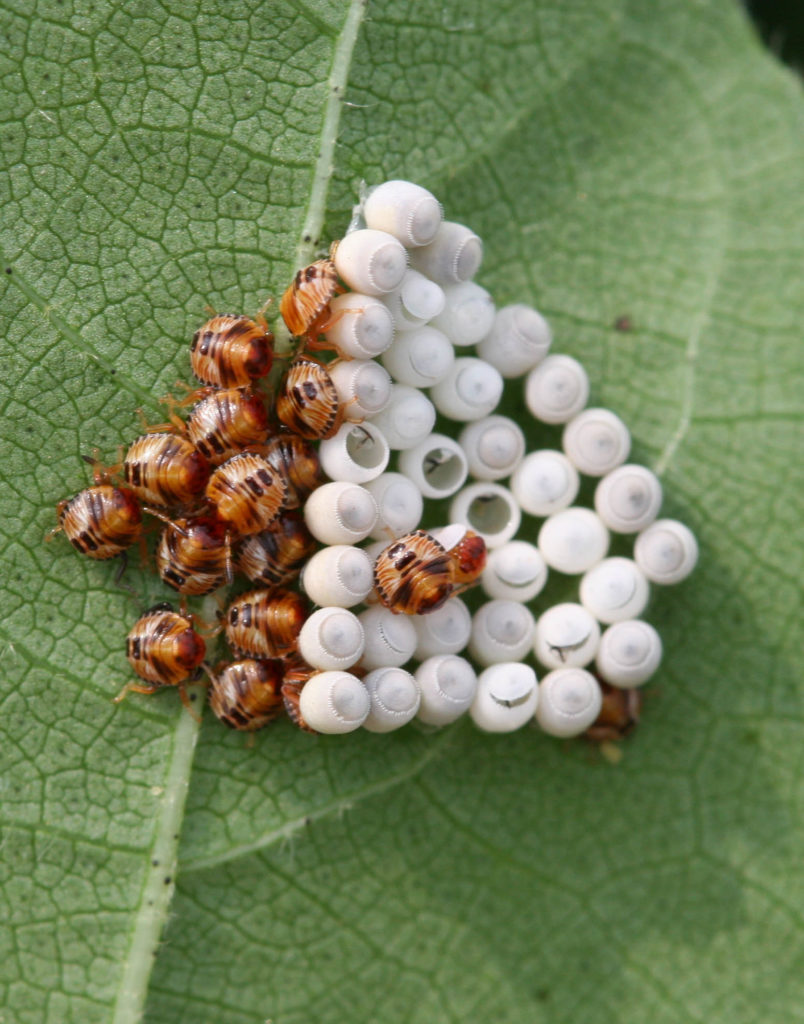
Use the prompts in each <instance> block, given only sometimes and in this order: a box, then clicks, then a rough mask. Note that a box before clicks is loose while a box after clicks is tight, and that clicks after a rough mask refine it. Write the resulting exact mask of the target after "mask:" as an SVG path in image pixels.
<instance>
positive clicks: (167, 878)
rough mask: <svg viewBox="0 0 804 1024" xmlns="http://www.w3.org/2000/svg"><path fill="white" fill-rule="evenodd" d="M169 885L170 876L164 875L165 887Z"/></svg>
mask: <svg viewBox="0 0 804 1024" xmlns="http://www.w3.org/2000/svg"><path fill="white" fill-rule="evenodd" d="M170 883H171V877H170V875H165V885H170Z"/></svg>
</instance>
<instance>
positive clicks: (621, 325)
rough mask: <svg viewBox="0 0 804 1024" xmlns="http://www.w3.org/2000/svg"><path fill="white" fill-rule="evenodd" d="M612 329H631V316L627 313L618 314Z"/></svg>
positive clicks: (632, 327)
mask: <svg viewBox="0 0 804 1024" xmlns="http://www.w3.org/2000/svg"><path fill="white" fill-rule="evenodd" d="M614 329H615V331H633V329H634V324H633V321H632V320H631V317H630V316H629V315H628V314H627V313H623V314H622V316H618V317H617V319H616V320H615V321H614Z"/></svg>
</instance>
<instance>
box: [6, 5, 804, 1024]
mask: <svg viewBox="0 0 804 1024" xmlns="http://www.w3.org/2000/svg"><path fill="white" fill-rule="evenodd" d="M30 7H31V5H29V4H21V3H17V4H7V5H6V6H5V8H4V12H3V14H2V26H3V29H4V31H3V39H4V42H3V44H2V58H1V59H0V60H1V62H0V68H2V76H3V77H2V86H3V93H2V95H3V103H2V113H1V116H2V122H3V126H2V140H3V150H2V152H3V158H2V165H1V166H0V196H1V197H2V211H3V215H2V218H0V252H2V259H3V261H4V262H3V268H4V269H5V270H6V272H5V273H3V274H2V275H0V276H2V284H1V285H0V287H1V288H2V317H3V322H4V325H5V327H4V331H3V340H2V361H1V362H0V366H2V380H3V384H4V387H3V391H2V394H3V414H4V415H3V420H2V436H3V442H4V443H3V461H2V466H1V467H0V473H2V479H3V485H4V486H3V490H2V496H1V497H0V501H2V510H0V535H1V536H2V541H3V550H4V560H3V566H4V572H3V584H4V593H3V606H2V607H3V617H2V622H0V645H2V647H1V649H2V664H3V668H4V672H3V679H4V683H3V689H2V692H3V703H2V710H3V716H2V729H3V734H4V739H3V743H2V755H0V756H1V757H2V762H3V769H2V774H1V775H0V777H1V778H2V780H3V784H2V794H3V819H4V828H3V842H2V864H3V867H2V888H1V889H0V892H1V893H2V903H0V916H2V919H3V921H4V927H3V929H2V931H0V941H1V944H0V952H1V953H2V956H0V963H1V964H2V967H0V1006H1V1007H2V1008H3V1009H2V1012H0V1018H2V1019H3V1020H6V1021H14V1022H20V1024H28V1022H31V1024H41V1022H47V1024H51V1022H52V1024H62V1022H66V1021H80V1022H81V1024H93V1022H107V1021H115V1022H116V1024H131V1022H133V1021H136V1020H137V1019H139V1017H140V1014H141V1011H142V1009H143V1007H144V1006H146V999H147V1008H146V1010H145V1020H146V1021H147V1022H148V1024H163V1022H164V1024H168V1022H170V1024H179V1022H181V1024H184V1022H187V1024H196V1022H201V1021H203V1022H207V1021H210V1022H212V1021H214V1022H216V1024H219V1022H226V1024H241V1022H242V1024H247V1022H248V1024H252V1022H256V1021H264V1020H266V1019H269V1018H270V1020H272V1021H273V1022H274V1024H294V1022H297V1021H298V1022H302V1021H304V1022H308V1021H312V1020H314V1021H316V1022H321V1024H324V1022H329V1021H332V1022H339V1024H340V1022H343V1021H349V1022H350V1024H361V1022H376V1021H382V1022H383V1024H394V1022H397V1021H399V1022H402V1021H404V1022H406V1024H409V1022H414V1021H415V1022H423V1024H424V1022H426V1024H432V1022H433V1021H439V1022H440V1021H454V1022H458V1021H461V1022H463V1021H470V1020H472V1021H474V1020H494V1021H495V1022H498V1024H501V1022H529V1024H530V1022H533V1021H544V1022H551V1024H563V1022H569V1021H571V1022H572V1024H583V1022H587V1021H588V1022H594V1024H600V1022H607V1021H618V1022H626V1024H641V1022H643V1021H646V1020H650V1021H651V1022H653V1024H665V1022H668V1024H669V1022H685V1024H686V1022H693V1021H695V1022H706V1024H720V1022H723V1024H726V1022H728V1024H753V1022H755V1021H757V1020H761V1021H762V1024H776V1022H779V1024H781V1022H785V1024H787V1022H789V1021H791V1020H798V1019H800V1017H801V1006H802V1005H804V984H803V983H802V979H804V971H802V962H801V958H802V912H801V907H802V886H801V872H800V859H801V853H800V851H801V844H802V840H804V836H803V835H802V822H801V815H800V813H799V811H800V806H801V799H802V789H801V772H800V770H799V761H800V755H799V750H800V745H801V718H802V703H801V685H800V679H801V672H800V667H799V661H800V650H801V643H800V641H801V627H800V620H799V616H800V593H801V586H800V580H801V546H800V544H799V546H798V547H796V546H795V544H794V541H795V539H796V537H797V535H798V537H799V539H800V521H801V512H802V508H801V487H800V484H801V480H800V460H799V459H797V456H798V455H799V452H800V450H801V427H800V424H801V407H800V400H798V399H797V396H796V394H795V391H794V385H795V383H796V371H797V368H798V363H799V360H798V350H799V344H800V340H799V339H800V323H801V320H802V314H804V309H802V307H804V296H802V289H801V260H802V248H801V238H802V219H803V218H802V209H801V195H802V184H803V182H802V177H804V175H803V174H802V168H804V160H803V159H802V145H801V138H802V114H801V111H802V105H801V95H800V87H799V84H798V83H797V82H796V81H795V79H794V78H793V77H792V76H791V75H790V74H789V73H787V72H785V71H783V70H782V69H781V68H780V67H778V66H777V65H776V63H775V62H774V61H773V60H772V59H771V58H770V57H769V56H768V55H766V54H765V53H764V52H763V51H762V50H761V48H760V46H759V44H758V42H757V41H756V39H755V38H754V36H753V34H752V32H751V31H750V29H749V28H748V26H747V25H746V23H745V22H744V19H743V16H742V14H741V13H740V12H739V11H738V9H737V8H736V6H732V5H731V4H730V3H728V2H726V0H696V2H695V3H689V4H679V3H677V2H674V0H659V2H657V3H655V4H650V5H644V4H637V3H631V4H629V3H627V2H624V0H622V2H615V3H612V2H611V0H592V2H585V3H578V4H558V5H557V4H553V5H550V4H548V3H545V2H542V0H538V2H530V0H507V2H505V3H504V4H496V5H495V4H489V3H480V2H478V0H468V2H464V3H457V2H452V0H450V2H447V3H437V4H436V3H433V2H424V0H422V2H417V3H415V4H403V3H401V2H399V0H376V2H372V3H371V4H370V5H369V7H368V9H367V11H365V12H364V10H363V5H362V3H360V2H358V0H352V3H351V4H350V5H348V6H346V5H342V4H338V3H335V2H332V0H330V2H329V3H327V2H326V0H306V2H304V3H301V2H298V3H296V2H294V3H279V2H272V3H269V2H266V3H259V2H256V0H255V2H251V3H249V2H246V0H236V2H232V3H227V4H223V3H219V4H217V3H215V2H214V0H210V2H208V3H206V2H205V3H197V4H187V3H184V4H179V3H165V4H159V5H157V4H148V3H142V2H133V3H126V4H112V3H109V2H100V3H96V4H87V3H83V2H81V0H75V2H73V3H69V2H68V3H62V2H60V0H54V2H52V3H45V2H42V3H39V4H37V5H36V11H35V12H34V13H31V10H30ZM336 86H337V87H338V89H337V91H336V90H335V88H334V87H336ZM331 172H333V173H332V174H331ZM391 176H407V177H411V178H412V179H414V180H417V181H420V182H421V183H422V184H424V185H427V186H428V187H430V188H432V189H433V191H434V192H435V193H436V194H437V195H438V196H439V198H441V199H442V200H443V202H444V204H445V208H446V211H447V214H448V216H449V217H451V218H453V219H458V220H462V221H465V222H466V223H468V224H470V225H471V226H472V227H473V228H474V229H475V230H477V231H478V232H479V234H481V235H482V237H483V238H484V240H485V243H486V258H485V263H484V267H483V270H482V272H481V280H482V282H483V283H484V284H485V285H486V286H487V287H488V288H489V289H490V290H491V291H492V293H493V294H494V296H495V298H496V299H497V301H498V302H499V303H500V304H503V303H506V302H510V301H525V302H533V303H534V304H536V305H537V306H538V307H539V308H540V309H542V310H543V311H544V312H545V314H546V315H547V316H548V317H549V318H550V320H551V322H552V324H553V327H554V332H555V337H556V342H555V347H556V350H558V351H564V352H569V353H572V354H573V355H576V356H577V357H578V358H580V359H581V360H582V361H583V362H584V363H585V365H586V366H587V368H588V370H589V373H590V377H591V379H592V382H593V396H592V400H593V402H595V403H599V404H605V405H607V406H609V407H611V408H613V409H614V410H615V411H617V412H618V413H619V414H620V415H621V416H623V418H624V419H625V420H626V422H627V423H628V424H629V426H630V427H631V430H632V434H633V438H634V455H635V458H636V459H637V460H639V461H644V462H645V463H646V464H649V465H653V466H654V467H656V468H657V469H658V470H659V471H660V472H661V474H662V477H663V482H664V485H665V490H666V502H665V510H666V512H667V513H668V514H670V515H674V516H677V517H678V518H681V519H683V520H684V521H686V522H688V523H689V524H690V525H691V526H692V527H693V529H694V530H695V531H696V533H697V534H698V536H699V538H700V542H701V562H700V566H699V569H698V571H697V573H696V574H695V575H694V576H693V577H692V578H691V579H690V580H688V581H687V582H686V583H685V584H683V585H682V586H681V587H679V588H675V589H669V590H666V591H665V590H662V591H661V592H658V593H656V594H655V597H654V600H653V603H652V606H651V609H650V613H649V618H650V619H651V621H652V622H654V623H655V624H656V625H657V626H658V628H659V629H660V631H661V634H662V637H663V639H664V642H665V647H666V658H665V663H664V666H663V668H662V669H661V671H660V673H659V675H658V676H657V678H656V682H655V685H651V686H650V688H649V691H648V694H647V697H646V705H645V712H644V720H643V723H642V725H641V726H640V728H639V730H638V731H637V732H636V734H635V735H634V736H633V738H632V739H629V740H628V742H627V744H626V745H625V747H624V751H625V757H624V759H623V760H622V761H621V763H619V764H617V765H612V764H610V763H608V762H606V761H605V760H603V759H602V758H601V757H600V756H599V755H598V753H597V752H596V751H593V750H591V749H589V748H587V747H585V746H583V745H582V744H579V743H571V744H559V743H556V742H553V741H550V740H549V739H547V738H545V737H542V736H540V735H538V734H537V733H536V732H535V731H533V730H524V731H522V732H521V733H517V734H514V735H511V736H508V737H494V736H487V735H482V734H479V733H477V732H476V731H474V730H473V728H472V727H471V725H470V724H468V723H466V722H461V723H458V724H457V725H456V726H454V727H452V728H449V729H446V730H444V731H442V732H440V733H433V734H429V733H427V732H425V731H423V730H417V729H416V728H414V727H409V728H408V729H406V730H403V731H402V732H401V733H397V734H392V735H390V736H371V735H351V736H348V737H342V738H338V737H331V738H326V737H321V738H312V737H309V736H307V735H302V734H300V733H298V732H296V731H294V730H293V729H292V728H291V726H290V725H289V724H288V723H279V724H277V725H276V726H275V727H272V728H270V729H268V730H266V731H265V732H263V733H262V734H259V735H258V737H257V739H256V742H255V743H254V745H253V746H251V747H249V746H247V745H246V744H245V743H244V740H243V737H242V736H240V735H233V734H230V733H228V732H226V731H224V730H223V729H222V728H221V727H220V726H219V724H218V723H217V722H216V721H213V720H209V716H207V720H205V721H204V724H203V726H202V728H201V730H200V734H199V731H198V729H197V727H196V725H195V723H194V722H193V720H192V719H191V718H190V717H189V716H188V715H186V714H185V713H183V712H182V711H181V709H180V706H179V703H178V701H177V700H174V699H172V698H173V697H174V696H175V695H173V694H163V695H160V696H159V697H153V698H146V697H136V696H135V697H131V698H130V699H129V700H127V701H126V703H125V704H124V705H122V706H120V707H113V706H112V705H111V703H110V698H111V696H112V695H113V694H114V693H115V692H116V691H117V690H118V689H119V688H120V686H121V685H122V683H123V682H124V681H125V680H126V679H127V678H128V677H129V670H128V667H127V664H126V661H125V656H124V651H123V643H122V640H123V637H124V636H125V634H126V632H127V630H128V628H129V625H130V623H131V622H132V621H133V619H134V618H135V617H136V615H137V614H138V612H139V610H140V609H141V608H142V607H143V606H145V605H147V603H149V602H152V601H153V600H157V599H160V598H163V597H164V592H163V590H162V589H161V588H160V587H159V586H158V585H157V584H156V583H155V582H154V580H153V578H152V576H151V575H150V574H149V573H148V572H147V571H144V570H142V569H141V568H138V567H137V566H136V565H135V566H132V567H131V568H130V569H129V571H128V573H127V575H126V581H127V585H128V586H130V587H131V591H133V592H130V591H128V590H126V589H123V588H121V587H119V586H116V585H115V582H114V576H115V572H116V566H115V565H108V564H92V563H88V562H85V561H82V560H81V559H79V558H78V557H77V556H76V555H75V553H74V552H73V551H72V550H70V549H69V546H68V545H67V544H66V542H65V541H64V540H63V538H57V539H54V541H53V543H52V544H48V545H45V544H44V543H43V538H44V535H45V533H46V532H47V530H48V529H50V528H51V526H52V525H53V523H54V514H53V508H54V505H55V503H56V501H57V500H59V499H60V498H61V497H64V496H65V495H67V494H70V493H73V492H75V491H76V490H78V489H80V487H81V486H83V485H84V481H85V472H84V467H83V465H82V463H81V461H80V455H82V454H87V453H89V452H90V451H91V449H92V448H93V447H95V446H97V447H98V448H99V449H100V451H101V453H102V457H105V458H108V459H109V460H110V461H112V460H113V459H114V457H115V450H116V446H117V445H118V444H119V443H121V442H123V441H125V440H128V439H130V438H131V437H133V436H134V435H135V433H136V432H137V430H138V423H137V420H136V417H135V415H134V410H135V408H136V407H137V406H143V407H144V409H145V411H146V414H147V415H149V416H151V417H152V418H156V417H157V416H159V411H158V406H157V404H156V398H157V397H158V396H159V395H162V394H164V393H165V392H166V391H168V390H169V389H170V388H171V387H172V386H173V383H174V381H175V380H176V378H177V377H183V378H187V377H188V375H189V370H188V364H187V343H188V340H189V338H190V336H191V333H192V331H193V330H194V328H195V327H196V326H197V325H198V323H199V322H200V321H201V320H202V319H203V317H204V306H205V305H206V304H211V305H212V306H214V307H215V308H220V309H223V308H231V309H235V310H238V311H239V310H243V311H254V310H256V309H257V308H259V306H260V305H261V304H262V303H263V302H264V300H265V298H266V297H267V296H268V295H271V294H273V295H275V296H279V295H280V294H281V292H282V289H283V288H284V286H285V284H286V283H287V282H288V280H289V277H290V274H291V272H292V270H293V269H294V268H295V267H296V266H297V265H298V264H299V263H301V262H304V261H305V260H306V259H307V258H308V256H309V254H310V253H311V252H312V251H313V250H314V249H315V248H316V246H317V245H318V244H319V243H325V242H326V241H327V240H329V239H330V238H332V237H337V236H338V235H339V234H341V233H342V231H343V229H344V227H345V225H346V223H347V221H348V217H349V213H350V208H351V205H352V204H353V202H354V201H355V196H356V191H357V187H358V184H359V182H360V180H361V179H365V180H367V181H369V182H376V181H379V180H382V179H383V178H386V177H391ZM322 221H324V223H323V228H322ZM307 236H309V238H307ZM623 316H627V317H628V319H629V320H630V321H631V323H632V325H633V329H632V330H630V331H620V330H616V329H615V328H614V323H615V321H616V320H617V319H618V318H620V317H623ZM506 407H507V409H508V410H509V411H510V412H511V413H512V414H513V415H517V416H520V417H521V418H523V420H524V417H523V416H522V413H523V405H522V401H521V387H520V385H517V384H516V382H514V383H513V384H511V385H510V386H509V388H508V393H507V397H506ZM558 436H559V435H558V433H557V432H555V431H547V430H540V429H537V428H536V427H531V428H530V433H529V440H530V442H531V444H533V445H539V446H543V445H546V444H554V443H556V442H557V440H558ZM531 525H532V524H528V526H531ZM134 561H136V559H134ZM557 592H558V591H557V590H556V588H555V587H553V588H552V589H550V590H548V591H547V593H546V595H545V598H544V600H542V599H541V598H540V599H539V601H538V602H537V603H536V608H537V609H538V607H541V606H543V605H544V604H546V603H549V602H552V600H554V599H555V596H556V594H557ZM794 666H795V668H794ZM197 738H198V745H197V749H195V744H196V739H197ZM165 923H166V924H167V930H166V932H165V934H164V939H163V940H160V933H161V930H162V926H163V924H165ZM153 961H155V968H154V970H153V972H152V971H151V965H152V962H153Z"/></svg>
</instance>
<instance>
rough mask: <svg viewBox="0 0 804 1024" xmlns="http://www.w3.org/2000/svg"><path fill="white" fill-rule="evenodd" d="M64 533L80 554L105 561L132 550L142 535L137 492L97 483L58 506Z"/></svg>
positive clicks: (52, 532) (59, 526)
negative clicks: (128, 549) (132, 546)
mask: <svg viewBox="0 0 804 1024" xmlns="http://www.w3.org/2000/svg"><path fill="white" fill-rule="evenodd" d="M56 515H57V516H58V518H59V525H58V526H57V527H56V528H55V530H52V531H51V532H50V534H48V539H49V538H50V537H51V536H52V535H53V534H55V533H58V532H59V531H60V530H63V531H64V535H65V536H66V537H67V540H69V542H70V543H71V544H72V546H73V547H74V548H75V549H76V551H80V552H81V554H82V555H86V556H87V558H95V559H97V560H98V561H103V560H105V559H107V558H114V557H115V556H116V555H119V554H121V553H122V552H123V551H125V550H126V549H127V548H130V547H131V545H132V544H134V543H135V541H137V540H139V539H140V536H141V535H142V510H141V508H140V504H139V502H138V501H137V498H136V496H135V494H134V492H133V491H130V490H129V489H128V488H127V487H113V486H112V484H109V483H96V484H95V485H94V486H93V487H87V488H86V489H85V490H83V491H79V492H78V494H75V495H73V497H72V498H65V500H64V501H60V502H59V504H58V505H57V506H56Z"/></svg>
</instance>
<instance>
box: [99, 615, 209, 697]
mask: <svg viewBox="0 0 804 1024" xmlns="http://www.w3.org/2000/svg"><path fill="white" fill-rule="evenodd" d="M205 654H206V644H205V643H204V639H203V637H201V636H199V634H198V633H196V631H195V629H194V628H193V621H192V619H191V618H190V616H189V615H185V614H183V613H179V612H175V611H174V610H173V609H172V608H171V606H170V605H169V604H157V605H154V607H153V608H150V609H149V610H148V611H147V612H145V614H144V615H141V616H140V618H139V619H137V621H136V622H135V623H134V625H133V626H132V628H131V631H130V632H129V634H128V638H127V640H126V657H127V658H128V661H129V664H130V665H131V667H132V668H133V669H134V671H135V672H136V673H137V675H138V676H139V677H140V679H144V680H145V682H146V683H147V685H145V686H143V685H142V684H141V683H128V684H127V685H126V686H124V687H123V689H122V690H121V691H120V693H119V694H118V695H117V696H116V697H115V698H114V703H115V704H117V703H118V702H119V701H121V700H122V699H123V698H124V697H125V695H126V694H127V693H129V692H130V691H133V692H134V693H156V692H157V691H158V690H162V689H164V687H166V686H176V687H178V690H179V695H180V696H181V699H182V703H183V704H184V705H185V706H186V707H187V708H190V702H189V699H188V697H187V692H186V690H185V688H184V683H185V681H186V680H187V679H189V678H190V676H192V675H193V674H194V673H195V671H196V670H197V669H198V667H199V665H201V663H202V662H203V660H204V655H205Z"/></svg>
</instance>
